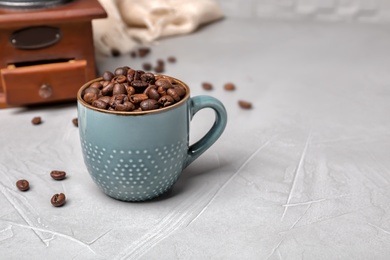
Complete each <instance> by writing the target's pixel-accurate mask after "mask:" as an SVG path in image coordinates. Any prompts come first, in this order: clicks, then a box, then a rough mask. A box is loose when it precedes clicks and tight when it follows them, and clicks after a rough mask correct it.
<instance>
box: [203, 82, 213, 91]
mask: <svg viewBox="0 0 390 260" xmlns="http://www.w3.org/2000/svg"><path fill="white" fill-rule="evenodd" d="M202 88H203V89H204V90H212V89H213V85H212V84H211V83H208V82H203V83H202Z"/></svg>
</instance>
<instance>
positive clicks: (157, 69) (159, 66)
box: [154, 65, 165, 73]
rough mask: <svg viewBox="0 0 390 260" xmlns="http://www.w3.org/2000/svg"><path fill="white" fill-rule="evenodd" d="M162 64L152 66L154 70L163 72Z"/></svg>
mask: <svg viewBox="0 0 390 260" xmlns="http://www.w3.org/2000/svg"><path fill="white" fill-rule="evenodd" d="M164 70H165V69H164V66H161V65H157V66H156V67H154V71H155V72H156V73H163V72H164Z"/></svg>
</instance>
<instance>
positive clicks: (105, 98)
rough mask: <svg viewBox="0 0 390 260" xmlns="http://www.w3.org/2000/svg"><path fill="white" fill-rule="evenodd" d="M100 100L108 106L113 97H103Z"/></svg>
mask: <svg viewBox="0 0 390 260" xmlns="http://www.w3.org/2000/svg"><path fill="white" fill-rule="evenodd" d="M98 99H99V100H101V101H103V102H105V103H107V104H108V103H110V99H111V97H110V96H103V97H100V98H98Z"/></svg>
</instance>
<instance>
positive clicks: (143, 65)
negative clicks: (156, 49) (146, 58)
mask: <svg viewBox="0 0 390 260" xmlns="http://www.w3.org/2000/svg"><path fill="white" fill-rule="evenodd" d="M142 68H143V69H144V70H152V64H150V63H149V62H145V63H144V64H142Z"/></svg>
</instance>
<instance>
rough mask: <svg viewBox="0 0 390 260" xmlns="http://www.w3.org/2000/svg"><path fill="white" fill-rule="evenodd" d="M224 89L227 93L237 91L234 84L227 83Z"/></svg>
mask: <svg viewBox="0 0 390 260" xmlns="http://www.w3.org/2000/svg"><path fill="white" fill-rule="evenodd" d="M223 88H224V89H225V90H227V91H233V90H235V89H236V86H235V85H234V84H233V83H230V82H229V83H226V84H225V85H224V86H223Z"/></svg>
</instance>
